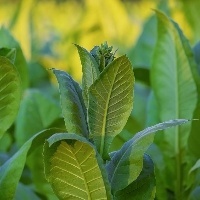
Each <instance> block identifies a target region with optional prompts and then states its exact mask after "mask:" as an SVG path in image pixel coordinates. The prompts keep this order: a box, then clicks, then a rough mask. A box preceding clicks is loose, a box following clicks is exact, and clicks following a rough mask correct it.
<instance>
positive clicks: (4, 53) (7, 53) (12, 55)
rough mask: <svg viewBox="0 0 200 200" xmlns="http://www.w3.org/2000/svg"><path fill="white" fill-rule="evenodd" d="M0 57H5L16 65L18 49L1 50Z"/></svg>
mask: <svg viewBox="0 0 200 200" xmlns="http://www.w3.org/2000/svg"><path fill="white" fill-rule="evenodd" d="M0 56H5V57H6V58H8V59H9V60H10V62H11V63H12V64H14V63H15V58H16V49H15V48H12V49H8V48H0Z"/></svg>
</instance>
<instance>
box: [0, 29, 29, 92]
mask: <svg viewBox="0 0 200 200" xmlns="http://www.w3.org/2000/svg"><path fill="white" fill-rule="evenodd" d="M3 47H6V48H11V49H12V48H15V49H16V52H17V53H16V59H15V66H16V68H17V70H18V72H19V74H20V78H21V81H22V88H23V89H25V88H27V87H28V84H29V80H28V67H27V63H26V60H25V57H24V55H23V52H22V50H21V47H20V45H19V43H18V42H17V41H16V40H15V39H14V38H13V37H12V36H11V34H10V33H9V31H8V30H7V29H5V28H4V27H2V28H0V48H3Z"/></svg>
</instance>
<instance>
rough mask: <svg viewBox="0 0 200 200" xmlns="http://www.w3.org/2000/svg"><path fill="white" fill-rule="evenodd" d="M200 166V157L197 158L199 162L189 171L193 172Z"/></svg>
mask: <svg viewBox="0 0 200 200" xmlns="http://www.w3.org/2000/svg"><path fill="white" fill-rule="evenodd" d="M198 168H200V159H199V160H197V162H196V163H195V165H194V166H193V167H192V168H191V169H190V171H189V173H191V172H193V171H194V170H196V169H198Z"/></svg>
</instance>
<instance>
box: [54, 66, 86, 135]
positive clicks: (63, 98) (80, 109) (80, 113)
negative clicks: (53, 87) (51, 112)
mask: <svg viewBox="0 0 200 200" xmlns="http://www.w3.org/2000/svg"><path fill="white" fill-rule="evenodd" d="M53 72H54V74H55V75H56V78H57V80H58V83H59V89H60V102H61V107H62V114H63V117H64V120H65V126H66V129H67V131H68V132H70V133H76V134H80V135H84V136H85V137H88V126H87V114H86V108H85V105H84V102H83V97H82V90H81V88H80V86H79V84H78V83H76V82H75V81H74V80H73V79H72V77H71V76H70V75H69V74H67V73H65V72H63V71H60V70H55V69H54V70H53Z"/></svg>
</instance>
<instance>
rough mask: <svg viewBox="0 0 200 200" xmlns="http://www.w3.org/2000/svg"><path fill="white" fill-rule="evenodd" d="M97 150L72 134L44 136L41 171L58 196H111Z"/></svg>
mask: <svg viewBox="0 0 200 200" xmlns="http://www.w3.org/2000/svg"><path fill="white" fill-rule="evenodd" d="M61 140H62V141H61ZM60 141H61V142H60ZM97 154H98V153H97V152H96V150H95V148H94V147H93V145H92V144H91V143H90V142H88V141H87V140H86V139H85V138H83V137H80V136H78V135H76V134H64V133H60V134H56V135H54V136H53V137H51V138H49V139H48V142H46V143H45V146H44V163H45V174H46V177H47V180H48V181H49V182H50V184H51V185H52V187H53V190H54V192H55V194H56V195H57V196H58V198H59V199H91V200H93V199H111V194H110V190H108V184H106V185H105V183H106V182H105V180H104V178H105V177H104V175H102V171H101V170H102V169H101V167H100V166H99V163H100V162H101V163H102V160H101V158H100V157H98V155H97ZM100 165H102V164H100ZM106 187H107V189H106Z"/></svg>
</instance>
